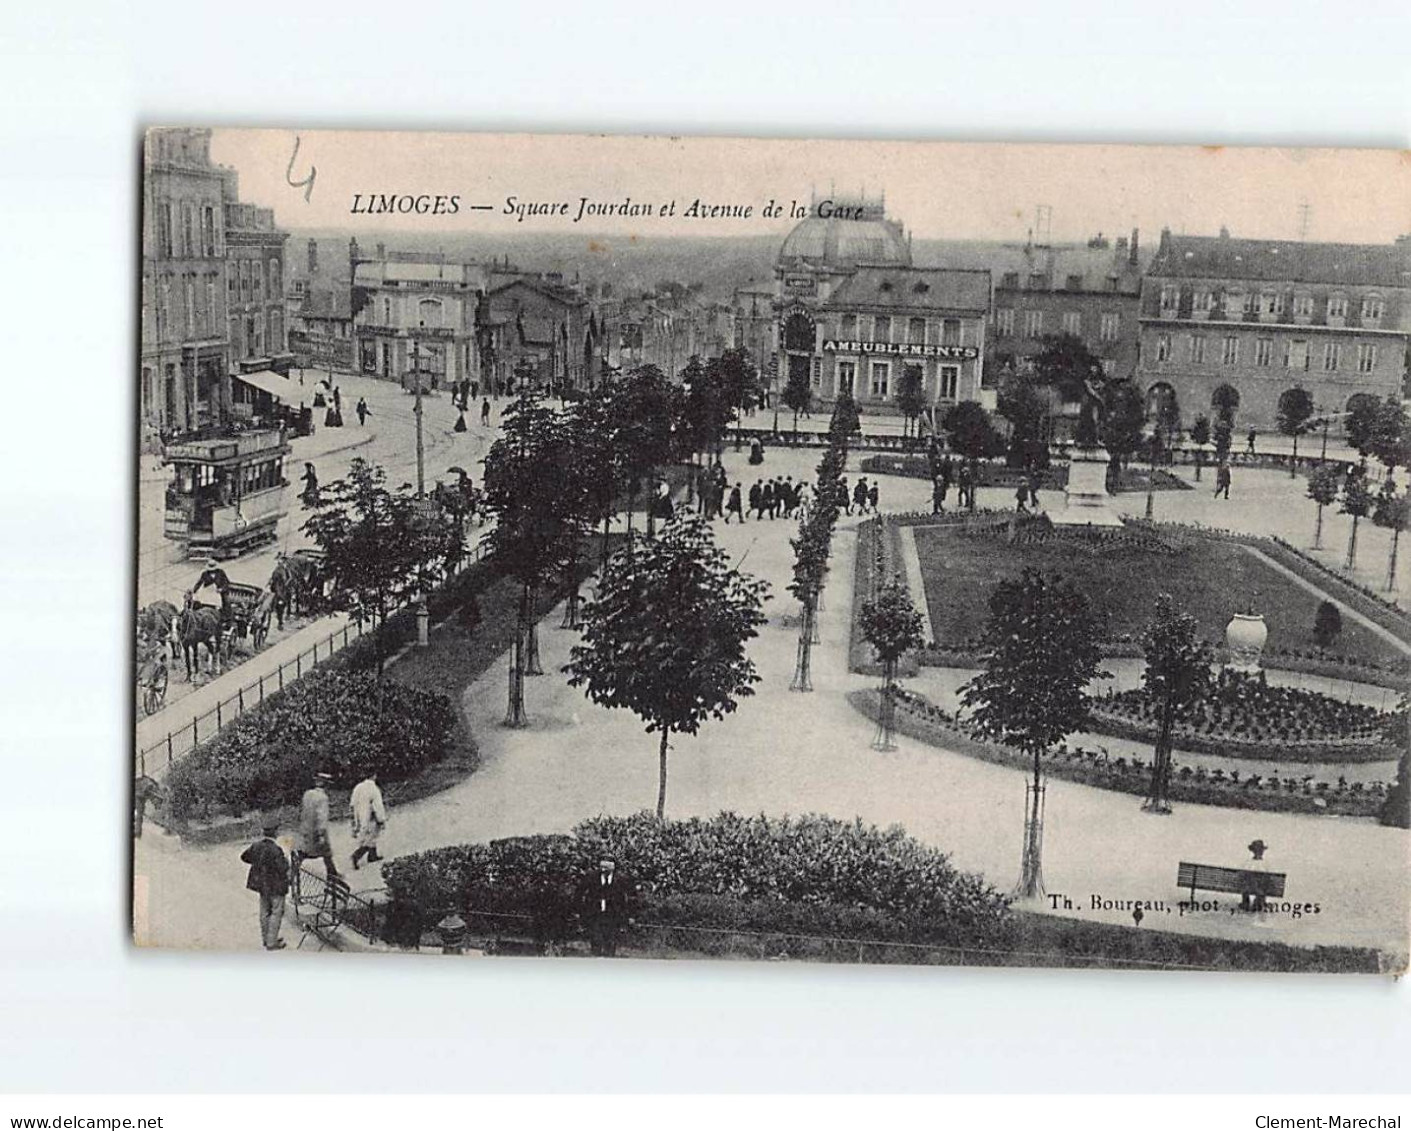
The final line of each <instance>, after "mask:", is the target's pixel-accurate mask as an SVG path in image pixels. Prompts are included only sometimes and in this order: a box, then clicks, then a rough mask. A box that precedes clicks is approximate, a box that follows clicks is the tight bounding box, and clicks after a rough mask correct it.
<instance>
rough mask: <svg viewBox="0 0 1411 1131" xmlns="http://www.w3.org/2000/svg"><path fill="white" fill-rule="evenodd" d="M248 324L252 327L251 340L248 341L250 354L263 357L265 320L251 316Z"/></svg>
mask: <svg viewBox="0 0 1411 1131" xmlns="http://www.w3.org/2000/svg"><path fill="white" fill-rule="evenodd" d="M250 324H251V326H252V327H253V328H254V334H253V335H252V337H253V341H251V343H250V356H251V357H263V356H264V354H265V333H264V330H265V320H264V319H263V318H252V319H251V320H250Z"/></svg>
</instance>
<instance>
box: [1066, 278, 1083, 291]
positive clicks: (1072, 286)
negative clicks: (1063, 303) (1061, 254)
mask: <svg viewBox="0 0 1411 1131" xmlns="http://www.w3.org/2000/svg"><path fill="white" fill-rule="evenodd" d="M1064 286H1066V287H1067V288H1068V290H1070V291H1081V290H1082V289H1083V277H1082V276H1081V275H1069V276H1068V282H1067V283H1065V284H1064Z"/></svg>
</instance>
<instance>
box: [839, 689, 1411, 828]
mask: <svg viewBox="0 0 1411 1131" xmlns="http://www.w3.org/2000/svg"><path fill="white" fill-rule="evenodd" d="M878 695H879V692H878V691H876V690H873V689H870V688H869V689H867V690H859V691H852V692H849V693H848V701H849V702H850V703H852V705H853V706H854V707H856V708H857V709H858V710H859V711H862V712H863V713H864V714H867V715H869V716H875V715H876V713H877V697H878ZM895 722H896V729H897V730H898V731H899V732H901V733H902V734H905V735H909V736H910V737H912V738H915V739H917V740H918V741H921V742H926V743H929V744H930V745H933V746H940V747H943V748H945V749H946V750H951V751H954V752H955V753H958V754H966V755H969V756H970V757H973V758H979V759H981V760H982V761H986V762H994V763H996V764H998V765H1002V766H1010V767H1012V768H1014V769H1017V770H1023V771H1025V772H1028V771H1031V770H1032V769H1033V761H1032V760H1031V759H1030V758H1029V757H1028V756H1027V755H1025V754H1023V753H1022V752H1020V751H1018V750H1016V749H1014V748H1012V747H1008V746H1001V745H999V744H997V743H990V742H985V741H983V740H981V739H978V738H976V737H974V736H973V735H972V734H970V732H969V731H968V730H966V729H965V728H964V727H963V726H961V725H960V724H958V723H957V722H956V720H955V718H954V717H953V716H952V715H951V714H950V713H949V712H947V711H945V710H943V709H942V708H940V707H938V706H936V705H935V704H934V703H931V702H930V701H929V700H927V699H926V698H925V697H923V696H920V695H917V694H915V693H914V692H910V691H906V690H904V689H898V692H897V711H896V716H895ZM1043 766H1044V770H1045V772H1047V773H1048V774H1049V775H1050V776H1052V777H1056V778H1062V779H1064V780H1066V781H1076V782H1081V783H1082V784H1083V785H1091V786H1095V787H1097V788H1098V789H1111V790H1116V791H1118V792H1120V793H1131V794H1135V795H1137V796H1145V794H1146V791H1147V787H1148V785H1149V784H1150V781H1151V766H1150V763H1148V762H1147V761H1145V760H1142V759H1139V758H1125V757H1118V758H1112V757H1110V756H1109V755H1108V754H1107V752H1106V751H1101V750H1088V749H1085V748H1083V747H1081V746H1069V745H1067V744H1061V745H1059V746H1056V747H1054V748H1053V749H1052V750H1051V751H1049V752H1048V754H1046V755H1045V757H1044V759H1043ZM1173 768H1174V772H1173V773H1172V776H1171V782H1170V790H1169V792H1170V796H1171V799H1172V800H1173V801H1189V802H1193V803H1196V804H1200V805H1222V806H1226V807H1228V808H1235V809H1265V810H1269V811H1272V812H1280V813H1310V814H1335V815H1339V816H1351V817H1374V816H1376V815H1377V813H1378V811H1379V810H1380V808H1381V806H1382V803H1383V800H1384V799H1385V797H1386V796H1387V793H1388V790H1389V787H1388V785H1387V784H1386V783H1385V782H1373V783H1371V784H1370V785H1365V786H1364V785H1363V784H1362V783H1361V782H1352V783H1348V782H1346V781H1344V780H1342V779H1338V780H1336V781H1327V780H1321V781H1320V780H1317V779H1315V778H1314V776H1313V775H1306V776H1304V777H1299V778H1293V777H1288V778H1278V777H1262V776H1260V775H1258V774H1251V775H1244V774H1241V773H1240V772H1239V771H1238V770H1235V771H1232V772H1231V773H1229V774H1226V773H1225V772H1224V771H1223V770H1214V771H1206V770H1205V769H1204V768H1192V767H1191V766H1181V765H1179V763H1175V764H1174V766H1173Z"/></svg>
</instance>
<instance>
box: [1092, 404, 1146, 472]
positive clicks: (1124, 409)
mask: <svg viewBox="0 0 1411 1131" xmlns="http://www.w3.org/2000/svg"><path fill="white" fill-rule="evenodd" d="M1102 403H1103V407H1104V412H1103V414H1102V426H1101V428H1100V429H1099V431H1098V439H1099V440H1101V442H1102V446H1103V447H1105V448H1106V449H1107V453H1108V456H1109V457H1110V465H1109V467H1110V474H1111V475H1112V477H1113V483H1112V486H1113V488H1114V489H1115V488H1116V486H1117V479H1116V477H1117V475H1118V473H1119V472H1120V471H1121V468H1122V465H1123V464H1124V463H1126V462H1127V460H1128V459H1130V458H1131V455H1132V453H1133V452H1135V451H1136V450H1137V449H1138V448H1139V447H1140V446H1141V442H1142V426H1143V425H1144V424H1145V423H1146V402H1145V399H1144V398H1143V397H1142V394H1141V390H1139V389H1138V388H1137V387H1136V385H1134V384H1133V383H1132V382H1131V381H1110V382H1109V383H1108V384H1107V385H1106V386H1105V387H1104V388H1103V391H1102Z"/></svg>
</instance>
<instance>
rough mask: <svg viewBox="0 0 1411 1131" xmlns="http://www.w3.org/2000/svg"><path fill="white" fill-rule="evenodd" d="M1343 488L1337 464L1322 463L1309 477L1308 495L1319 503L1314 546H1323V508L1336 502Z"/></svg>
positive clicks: (1314, 530)
mask: <svg viewBox="0 0 1411 1131" xmlns="http://www.w3.org/2000/svg"><path fill="white" fill-rule="evenodd" d="M1341 490H1342V473H1341V472H1340V471H1338V467H1337V464H1333V463H1320V464H1319V465H1318V466H1317V467H1316V468H1315V469H1314V471H1313V474H1312V475H1310V476H1309V477H1308V497H1309V498H1310V499H1312V500H1313V501H1314V502H1315V503H1317V504H1318V524H1317V525H1316V526H1315V527H1314V528H1313V548H1314V549H1315V550H1321V549H1322V548H1323V508H1324V507H1326V506H1328V505H1330V504H1332V503H1334V502H1336V501H1337V497H1338V492H1339V491H1341Z"/></svg>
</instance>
